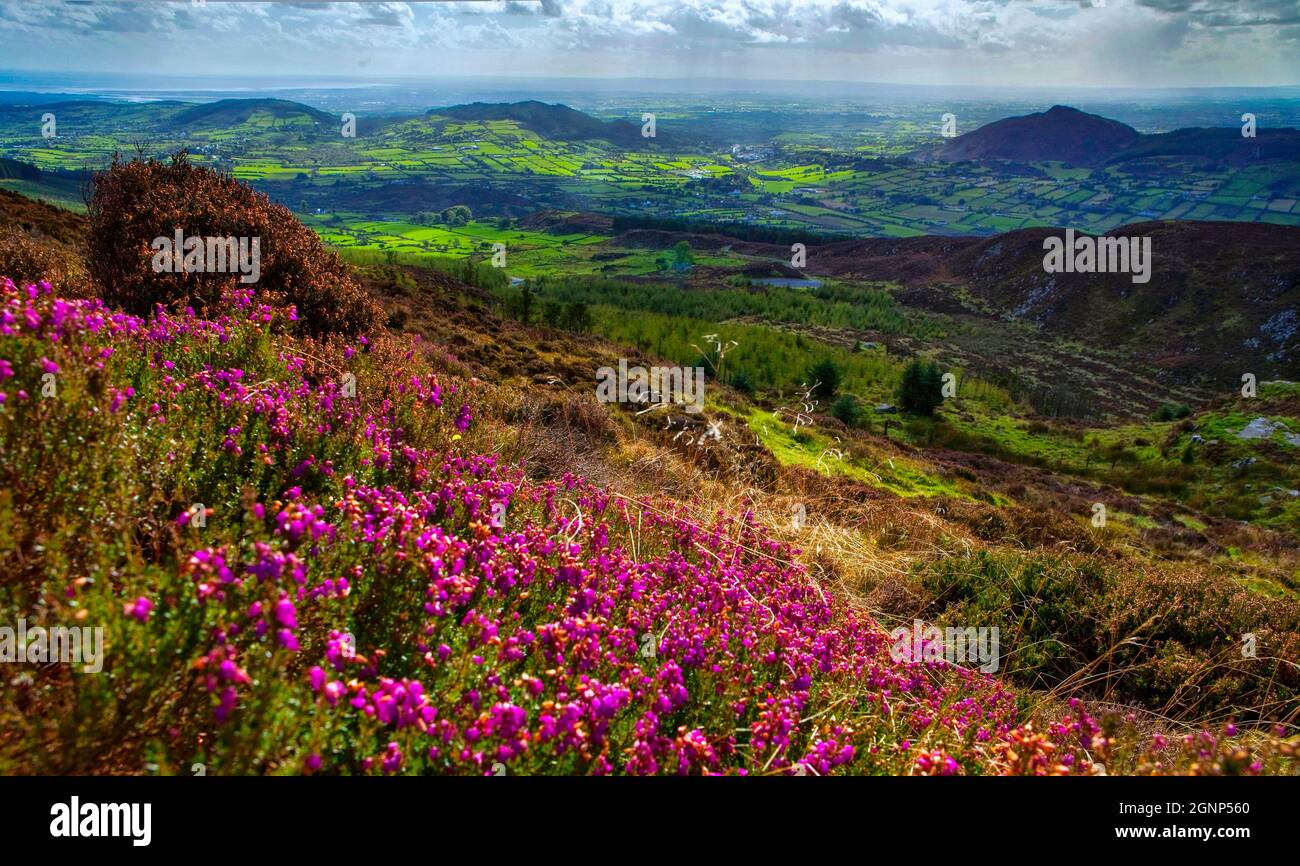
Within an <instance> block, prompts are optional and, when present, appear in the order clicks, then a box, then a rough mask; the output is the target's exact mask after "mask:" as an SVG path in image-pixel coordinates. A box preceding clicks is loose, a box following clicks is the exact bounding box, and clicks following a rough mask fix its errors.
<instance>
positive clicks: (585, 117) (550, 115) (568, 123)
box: [428, 99, 659, 147]
mask: <svg viewBox="0 0 1300 866" xmlns="http://www.w3.org/2000/svg"><path fill="white" fill-rule="evenodd" d="M428 113H429V114H430V115H437V116H440V117H451V118H455V119H457V120H513V121H515V122H516V123H518V124H519V125H520V126H521V127H523V128H524V129H528V130H531V131H532V132H535V133H537V134H538V135H540V136H542V137H543V138H548V139H558V140H561V141H584V140H588V139H601V140H603V141H607V142H609V143H610V144H618V145H622V146H623V147H643V146H645V145H646V144H648V143H650V142H651V141H653V139H646V138H643V137H642V135H641V127H640V126H639V125H637V124H634V123H629V122H628V121H626V120H611V121H604V120H600V119H599V118H595V117H592V116H591V115H589V114H584V113H583V112H581V111H578V110H577V109H574V108H570V107H569V106H567V105H560V104H558V103H557V104H555V105H548V104H547V103H545V102H538V101H537V100H532V99H530V100H528V101H526V102H474V103H471V104H469V105H453V106H451V107H450V108H434V109H431V110H430V111H429V112H428ZM658 138H659V135H658V132H657V130H656V139H658Z"/></svg>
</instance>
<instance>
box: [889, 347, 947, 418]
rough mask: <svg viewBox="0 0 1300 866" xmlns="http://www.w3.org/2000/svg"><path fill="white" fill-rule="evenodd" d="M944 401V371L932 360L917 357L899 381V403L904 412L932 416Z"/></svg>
mask: <svg viewBox="0 0 1300 866" xmlns="http://www.w3.org/2000/svg"><path fill="white" fill-rule="evenodd" d="M942 402H943V373H941V372H940V371H939V365H938V364H935V363H934V362H932V361H925V360H922V359H921V358H915V359H913V360H912V362H911V363H910V364H908V365H907V368H906V369H905V370H903V380H902V381H901V382H899V383H898V405H899V406H900V407H901V408H902V410H903V411H904V412H910V413H911V414H913V415H922V416H930V415H933V414H934V410H935V409H936V408H938V406H939V404H940V403H942Z"/></svg>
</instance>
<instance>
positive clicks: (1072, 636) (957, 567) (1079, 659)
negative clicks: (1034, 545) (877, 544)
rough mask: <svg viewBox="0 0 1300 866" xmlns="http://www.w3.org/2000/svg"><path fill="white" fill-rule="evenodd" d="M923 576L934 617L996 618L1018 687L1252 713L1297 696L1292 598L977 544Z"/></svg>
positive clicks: (1269, 714) (988, 621) (1278, 709)
mask: <svg viewBox="0 0 1300 866" xmlns="http://www.w3.org/2000/svg"><path fill="white" fill-rule="evenodd" d="M922 584H923V586H924V587H925V588H926V590H927V591H929V592H930V593H931V594H932V595H934V596H935V597H938V598H942V599H943V600H944V603H945V605H946V606H945V608H944V610H943V613H942V615H941V616H940V617H939V620H938V621H939V622H941V623H943V624H951V625H960V626H976V627H979V626H984V627H992V626H997V627H998V628H999V629H1000V631H1001V642H1002V649H1003V653H1004V661H1003V665H1002V672H1003V674H1004V675H1006V676H1008V677H1010V678H1011V680H1012V681H1013V682H1016V683H1018V684H1021V685H1023V686H1030V687H1034V688H1043V689H1049V690H1051V689H1061V690H1064V691H1065V692H1067V693H1070V694H1075V693H1077V694H1082V695H1087V696H1089V697H1093V698H1098V699H1100V698H1105V699H1107V700H1121V701H1126V702H1131V703H1133V704H1135V705H1141V706H1146V707H1149V708H1151V709H1155V710H1158V711H1161V712H1165V713H1168V712H1171V711H1172V708H1174V707H1181V708H1182V712H1184V713H1188V712H1189V711H1192V710H1194V711H1195V712H1197V713H1209V712H1214V711H1218V712H1228V713H1231V714H1232V715H1233V716H1234V717H1236V718H1237V719H1241V720H1255V721H1258V720H1264V719H1270V718H1279V717H1281V716H1282V715H1283V714H1284V713H1283V711H1284V709H1285V708H1287V707H1291V708H1294V706H1295V703H1296V701H1297V700H1298V699H1300V691H1298V690H1300V676H1298V675H1297V670H1298V669H1300V668H1298V667H1297V662H1300V645H1298V644H1297V641H1296V636H1295V633H1296V631H1297V630H1298V629H1300V606H1297V605H1296V604H1295V603H1294V602H1292V601H1289V600H1279V599H1268V598H1264V597H1262V596H1260V595H1258V594H1256V593H1253V592H1251V591H1249V590H1248V589H1246V588H1245V587H1242V586H1239V585H1238V584H1236V583H1235V582H1234V581H1232V580H1230V579H1227V578H1224V577H1221V576H1218V575H1214V574H1206V573H1201V572H1197V571H1194V570H1183V569H1178V568H1175V567H1172V566H1155V565H1151V566H1146V567H1139V566H1135V565H1121V564H1118V563H1117V564H1113V565H1109V566H1108V565H1106V564H1103V563H1100V562H1097V561H1095V560H1083V559H1080V558H1075V557H1068V556H1041V555H1016V554H1010V553H991V552H987V551H981V552H978V553H976V554H974V555H972V556H969V557H950V558H946V559H944V560H941V561H939V562H937V563H936V564H934V565H933V566H931V567H930V568H928V569H927V570H926V571H925V572H924V573H923V575H922ZM1245 634H1254V635H1256V641H1257V644H1258V647H1259V648H1257V650H1256V655H1255V657H1247V656H1245V655H1244V654H1243V653H1242V651H1241V649H1242V636H1243V635H1245Z"/></svg>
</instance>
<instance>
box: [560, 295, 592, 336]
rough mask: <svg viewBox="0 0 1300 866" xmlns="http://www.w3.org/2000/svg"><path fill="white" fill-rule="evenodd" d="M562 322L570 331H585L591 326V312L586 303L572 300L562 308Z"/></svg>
mask: <svg viewBox="0 0 1300 866" xmlns="http://www.w3.org/2000/svg"><path fill="white" fill-rule="evenodd" d="M564 324H565V327H567V328H568V329H569V330H570V331H586V330H588V329H589V328H590V327H591V313H590V312H589V311H588V310H587V305H586V304H584V303H581V302H580V301H574V302H573V303H571V304H569V305H568V306H566V307H565V308H564Z"/></svg>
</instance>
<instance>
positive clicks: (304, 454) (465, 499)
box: [0, 280, 1294, 775]
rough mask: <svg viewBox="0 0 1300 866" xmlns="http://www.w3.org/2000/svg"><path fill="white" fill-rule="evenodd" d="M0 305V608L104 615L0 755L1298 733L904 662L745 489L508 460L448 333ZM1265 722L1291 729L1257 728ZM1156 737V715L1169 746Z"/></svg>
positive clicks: (1217, 740) (43, 302) (711, 762)
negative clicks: (695, 494) (664, 493)
mask: <svg viewBox="0 0 1300 866" xmlns="http://www.w3.org/2000/svg"><path fill="white" fill-rule="evenodd" d="M0 291H2V292H3V296H2V298H0V392H3V393H0V482H2V483H0V533H2V537H0V575H2V577H0V608H2V609H3V611H4V618H5V620H6V621H10V620H16V619H18V618H19V617H24V618H26V620H27V625H28V627H29V628H32V627H51V626H58V625H67V626H72V625H79V626H87V627H102V628H103V629H104V634H105V647H106V652H105V657H104V660H103V670H102V672H100V673H97V674H84V673H81V672H74V671H72V670H71V669H70V667H69V666H67V665H53V666H42V665H39V664H19V665H14V666H6V670H5V672H4V674H5V678H6V679H5V682H6V688H5V689H4V691H3V692H2V693H0V732H3V733H0V771H4V772H18V773H22V772H29V773H30V772H46V773H67V772H83V773H86V772H92V773H95V772H116V773H145V772H186V771H187V770H188V768H189V767H191V765H192V764H194V763H202V764H204V765H205V767H206V768H207V771H208V772H211V773H220V774H232V773H250V772H252V773H304V772H305V773H376V774H378V773H415V774H418V773H512V774H535V773H582V774H605V773H630V774H651V773H744V774H809V775H823V774H828V773H899V774H918V773H920V774H955V773H1054V774H1074V773H1096V772H1101V769H1100V767H1099V766H1098V765H1099V764H1104V765H1105V766H1106V771H1108V772H1111V773H1115V772H1144V773H1150V772H1192V773H1224V772H1227V773H1240V772H1247V773H1249V772H1279V771H1283V770H1284V768H1285V767H1286V766H1287V765H1288V763H1289V762H1290V761H1291V760H1292V759H1291V758H1290V757H1289V756H1291V755H1293V754H1294V743H1293V742H1288V741H1282V740H1278V739H1276V738H1275V737H1273V736H1270V735H1268V734H1267V733H1266V732H1263V731H1260V730H1252V731H1249V732H1244V733H1243V734H1238V732H1237V731H1236V730H1235V729H1234V728H1232V727H1231V726H1229V727H1228V728H1227V730H1226V731H1219V730H1216V731H1214V732H1201V733H1195V732H1191V733H1183V732H1182V731H1179V732H1178V735H1177V736H1175V731H1174V730H1173V729H1166V730H1163V731H1161V730H1157V731H1155V732H1154V734H1153V733H1152V731H1151V729H1150V728H1148V727H1142V728H1139V727H1135V726H1134V724H1133V722H1134V721H1135V720H1136V717H1135V716H1131V715H1130V716H1129V717H1128V718H1127V719H1126V718H1125V717H1124V716H1123V715H1122V714H1108V716H1107V718H1106V719H1105V721H1104V722H1097V721H1094V720H1093V718H1092V716H1091V715H1090V714H1089V713H1088V711H1087V708H1086V707H1084V706H1083V705H1081V704H1078V703H1077V702H1074V703H1072V705H1071V706H1070V707H1069V708H1065V707H1062V706H1060V705H1052V704H1050V703H1048V702H1045V701H1043V700H1039V699H1036V698H1035V696H1034V695H1033V694H1032V693H1017V692H1014V691H1012V690H1010V689H1009V688H1008V687H1007V686H1006V685H1005V684H1004V683H1003V682H1001V681H1000V680H998V679H996V678H994V677H990V676H988V675H985V674H981V673H979V672H975V671H971V670H968V669H964V668H959V667H956V666H954V665H950V664H947V663H944V662H924V663H922V662H917V663H902V662H898V661H895V660H894V659H893V658H892V657H891V655H890V653H889V652H888V638H887V637H886V635H885V634H884V633H883V630H882V628H881V627H880V626H879V625H878V624H877V623H876V622H875V621H874V620H873V619H872V618H871V617H870V616H868V615H867V614H865V613H863V612H862V611H861V610H860V609H858V606H856V605H854V604H851V603H850V600H849V599H848V598H846V597H845V596H844V595H843V594H842V593H841V591H840V587H839V586H836V585H834V584H831V583H827V582H824V581H822V580H820V579H818V578H817V577H816V576H815V575H813V574H811V573H810V572H809V570H808V569H807V568H806V567H805V565H804V564H802V563H801V562H800V561H799V560H798V554H799V552H798V551H797V550H795V549H793V548H791V547H790V546H789V545H787V544H783V543H781V542H780V541H778V540H776V539H775V538H774V537H773V534H772V533H771V531H770V530H769V529H768V528H767V527H765V526H764V525H762V523H761V522H760V521H759V520H757V519H756V518H755V516H754V513H753V509H751V508H749V507H747V506H745V505H744V504H743V502H742V503H741V504H740V505H739V507H737V508H734V509H732V510H730V511H722V512H719V511H714V510H709V509H706V508H704V507H702V506H701V504H700V503H693V502H692V501H690V500H689V498H684V499H681V500H680V501H673V500H668V499H659V500H638V499H634V498H629V497H626V496H622V495H619V494H616V493H614V492H612V491H610V490H608V489H604V488H602V487H600V486H596V485H593V484H591V483H588V482H585V481H583V480H582V479H581V478H578V477H575V476H573V475H563V476H561V477H549V478H537V477H533V476H530V474H529V473H528V471H527V470H528V465H527V461H526V460H523V459H520V454H519V453H518V450H517V449H518V448H519V437H518V434H517V431H516V430H515V429H513V426H512V420H513V416H512V414H511V413H512V411H513V407H514V402H515V396H516V395H513V394H511V393H509V392H508V391H507V390H506V389H503V388H498V387H496V386H494V385H492V384H489V383H486V382H482V381H479V380H477V379H474V378H472V377H466V376H463V375H460V371H461V367H460V365H459V364H458V362H456V361H455V359H454V358H452V357H451V356H450V355H449V354H448V353H447V351H446V348H445V347H442V346H431V345H428V344H423V343H419V342H416V343H413V344H410V343H404V342H402V340H401V338H398V337H395V336H392V335H373V336H372V337H371V338H369V339H367V338H365V337H358V338H348V339H344V338H340V337H332V338H327V339H318V340H312V339H308V338H302V337H294V336H291V335H289V334H286V333H284V330H285V328H286V327H287V326H288V325H289V323H290V320H291V319H292V311H290V310H284V309H282V308H278V307H273V306H270V305H267V304H264V303H263V302H262V301H261V300H260V299H259V298H257V297H256V296H254V295H253V294H252V293H251V292H249V291H227V292H226V293H225V295H224V296H223V297H222V299H221V300H220V303H219V304H213V305H211V308H210V309H209V310H208V311H207V312H206V313H205V317H203V318H200V317H198V316H196V315H194V314H193V313H189V312H183V311H182V312H167V311H165V310H162V309H159V310H157V311H155V312H154V313H153V314H151V315H149V316H147V317H138V316H133V315H130V314H126V313H121V312H115V311H112V310H110V309H108V308H106V307H105V306H104V305H103V304H102V302H100V301H98V300H67V299H64V298H61V297H59V296H58V295H57V294H56V293H55V292H54V290H53V289H52V287H51V286H50V285H49V284H47V283H41V284H29V285H24V286H19V285H15V284H14V283H12V282H10V281H7V280H6V281H5V282H4V283H3V288H2V289H0ZM1278 733H1279V735H1280V734H1281V733H1282V732H1281V731H1279V732H1278ZM1171 741H1172V742H1171Z"/></svg>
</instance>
